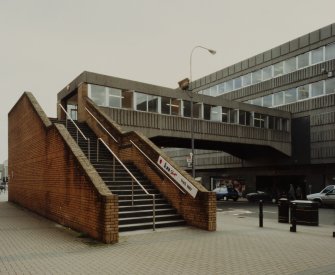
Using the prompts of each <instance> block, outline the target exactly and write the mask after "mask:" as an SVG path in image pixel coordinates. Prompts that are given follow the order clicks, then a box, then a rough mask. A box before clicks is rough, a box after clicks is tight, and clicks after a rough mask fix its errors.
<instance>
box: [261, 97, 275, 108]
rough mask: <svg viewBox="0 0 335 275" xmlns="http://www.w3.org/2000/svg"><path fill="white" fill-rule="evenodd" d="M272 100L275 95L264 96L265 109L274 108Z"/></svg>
mask: <svg viewBox="0 0 335 275" xmlns="http://www.w3.org/2000/svg"><path fill="white" fill-rule="evenodd" d="M272 98H273V95H267V96H264V97H263V106H264V107H272V106H273V104H272Z"/></svg>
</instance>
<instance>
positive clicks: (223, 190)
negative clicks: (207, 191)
mask: <svg viewBox="0 0 335 275" xmlns="http://www.w3.org/2000/svg"><path fill="white" fill-rule="evenodd" d="M213 192H215V193H216V199H217V200H222V199H225V200H229V199H232V200H234V201H237V200H238V197H239V195H238V192H237V191H236V190H235V189H234V188H232V187H227V186H221V187H217V188H215V189H214V190H213Z"/></svg>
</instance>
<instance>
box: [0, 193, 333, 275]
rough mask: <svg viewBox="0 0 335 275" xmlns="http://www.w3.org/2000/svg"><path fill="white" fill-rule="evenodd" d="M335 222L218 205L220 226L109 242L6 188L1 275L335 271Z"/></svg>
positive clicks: (0, 225)
mask: <svg viewBox="0 0 335 275" xmlns="http://www.w3.org/2000/svg"><path fill="white" fill-rule="evenodd" d="M334 230H335V229H334V226H330V225H320V226H316V227H313V226H312V227H309V226H298V227H297V232H296V233H292V232H290V231H289V225H288V224H281V223H277V222H276V221H274V220H265V221H264V227H263V228H259V227H258V219H257V218H254V217H248V216H247V215H243V214H239V215H236V213H230V212H229V211H228V212H218V214H217V231H216V232H207V231H204V230H199V229H196V228H192V227H180V228H171V229H158V230H156V231H155V232H153V231H152V230H144V231H139V232H136V233H134V232H132V233H123V234H121V235H120V242H119V243H117V244H114V245H106V244H102V243H99V242H96V241H94V240H91V239H89V238H82V237H81V234H80V233H78V232H75V231H72V230H70V229H68V228H65V227H63V226H60V225H58V224H56V223H54V222H53V221H50V220H47V219H45V218H43V217H41V216H39V215H37V214H34V213H32V212H30V211H28V210H25V209H23V208H21V207H19V206H17V205H15V204H12V203H10V202H8V201H7V195H6V194H0V274H258V275H259V274H299V275H300V274H335V238H333V237H332V232H333V231H334Z"/></svg>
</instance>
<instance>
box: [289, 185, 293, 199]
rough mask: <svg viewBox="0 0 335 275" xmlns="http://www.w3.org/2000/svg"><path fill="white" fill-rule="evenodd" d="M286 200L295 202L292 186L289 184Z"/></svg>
mask: <svg viewBox="0 0 335 275" xmlns="http://www.w3.org/2000/svg"><path fill="white" fill-rule="evenodd" d="M288 199H289V200H295V191H294V187H293V184H290V189H289V190H288Z"/></svg>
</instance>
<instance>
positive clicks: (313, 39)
mask: <svg viewBox="0 0 335 275" xmlns="http://www.w3.org/2000/svg"><path fill="white" fill-rule="evenodd" d="M319 41H320V30H317V31H314V32H312V33H310V35H309V43H311V44H313V43H317V42H319Z"/></svg>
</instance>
